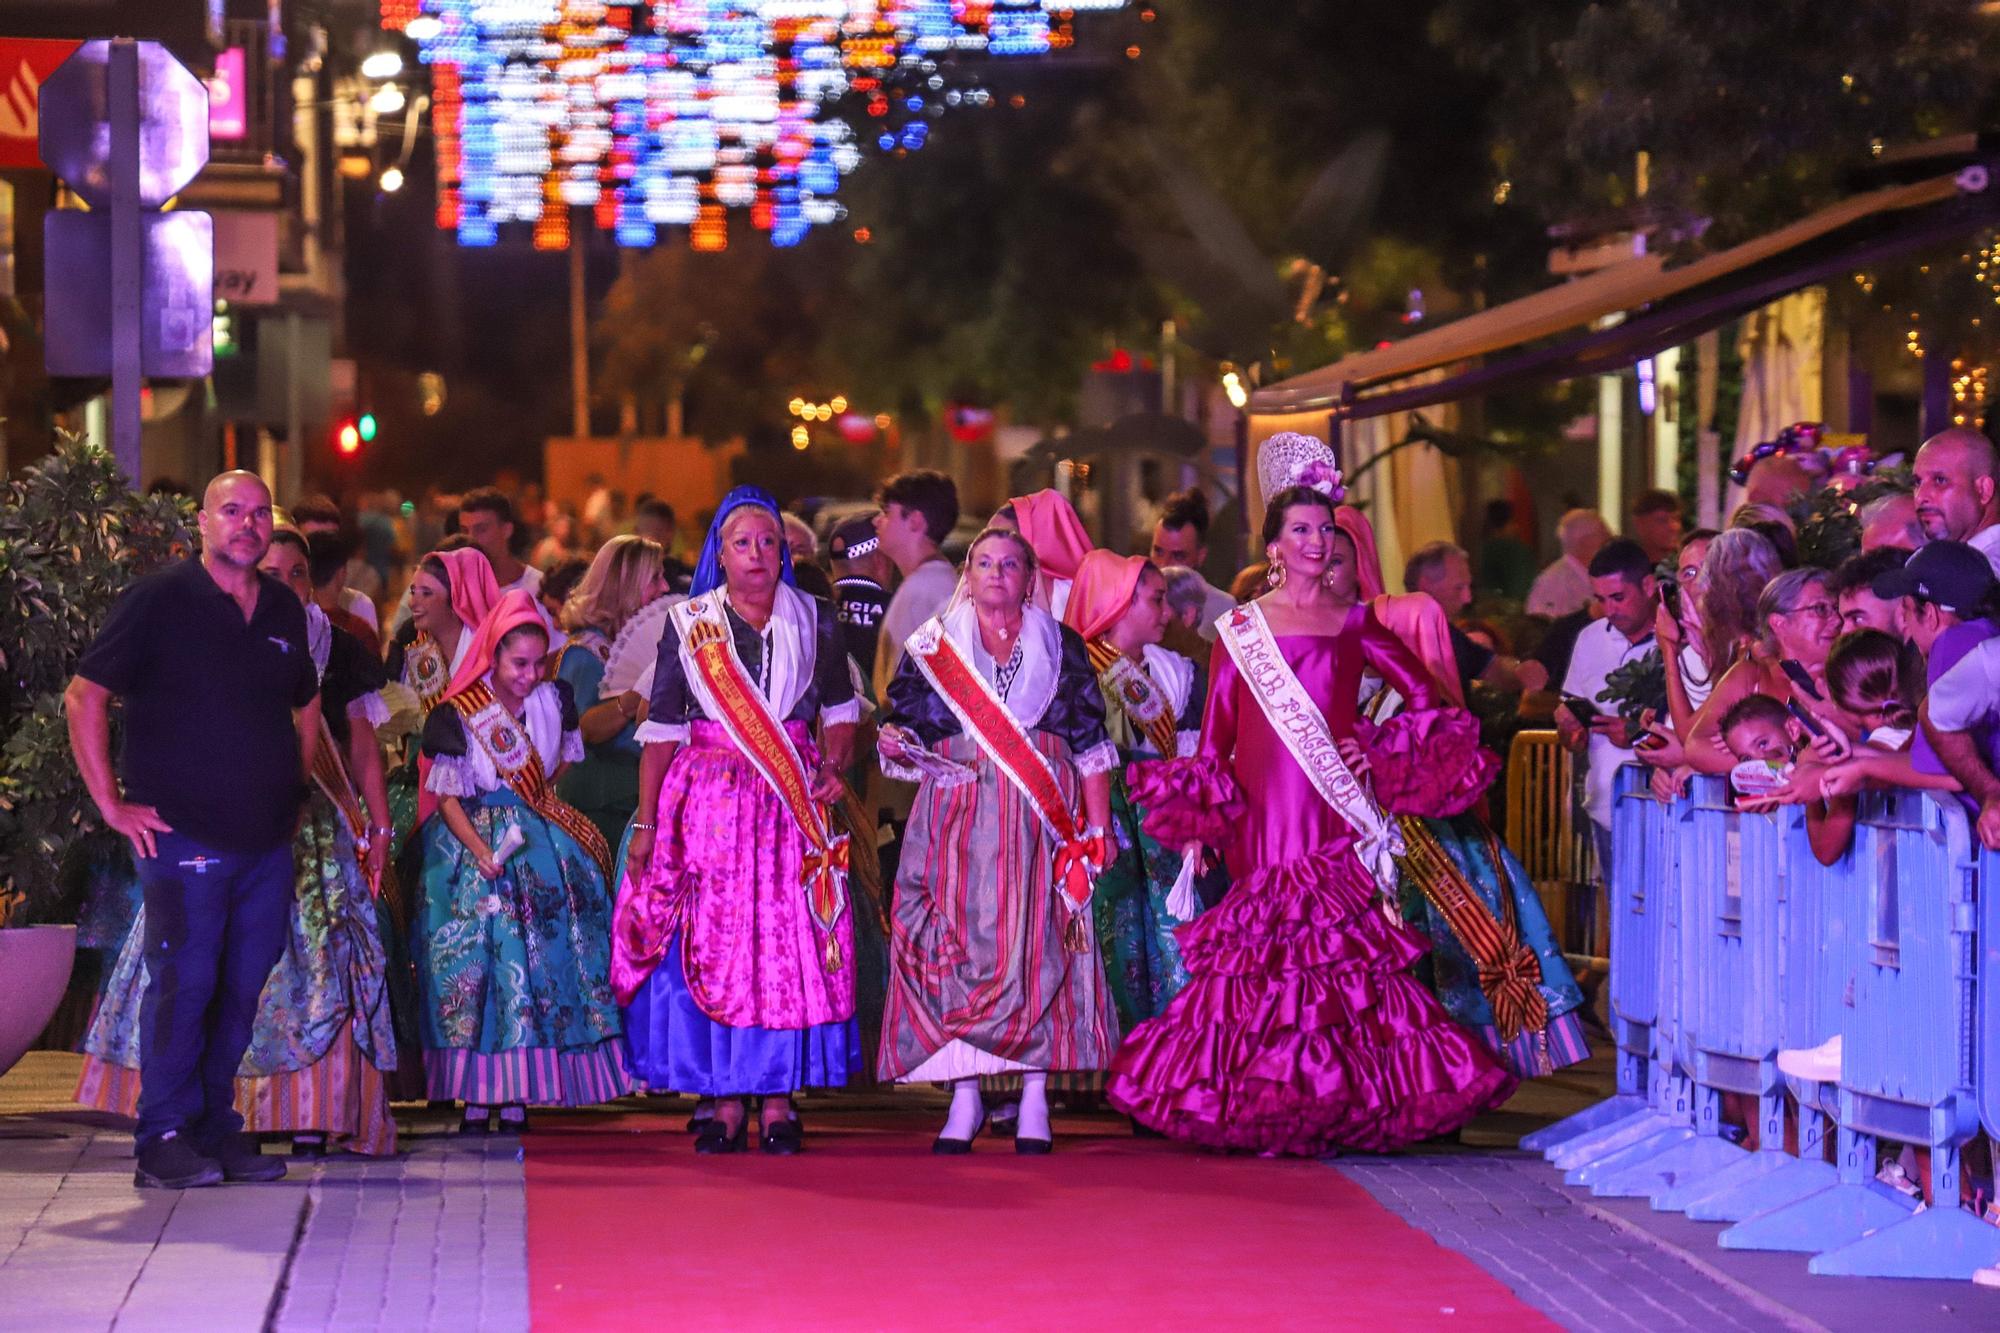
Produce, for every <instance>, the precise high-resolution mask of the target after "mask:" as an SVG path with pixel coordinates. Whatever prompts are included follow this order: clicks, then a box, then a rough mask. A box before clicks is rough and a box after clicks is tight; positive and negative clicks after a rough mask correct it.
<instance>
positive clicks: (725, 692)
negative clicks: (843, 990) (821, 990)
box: [683, 607, 848, 972]
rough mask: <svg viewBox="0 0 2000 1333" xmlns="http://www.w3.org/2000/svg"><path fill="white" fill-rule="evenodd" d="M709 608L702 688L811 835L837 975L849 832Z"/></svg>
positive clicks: (817, 893)
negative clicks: (841, 829) (840, 827)
mask: <svg viewBox="0 0 2000 1333" xmlns="http://www.w3.org/2000/svg"><path fill="white" fill-rule="evenodd" d="M705 609H706V608H699V607H697V608H692V612H693V619H692V622H691V623H690V624H689V626H688V629H687V633H686V637H685V639H684V640H683V642H684V644H685V645H686V648H687V651H688V655H689V656H690V657H692V658H693V659H694V667H695V671H696V673H697V674H698V675H699V676H700V678H701V684H702V685H703V686H704V687H705V688H706V690H707V692H708V696H709V698H710V699H711V700H713V701H714V703H715V705H716V709H717V716H716V718H715V721H717V722H720V723H721V724H722V725H723V726H724V727H726V728H727V729H728V731H729V734H730V736H731V737H733V738H734V739H735V741H736V745H737V748H738V749H740V750H742V752H743V754H744V756H745V757H746V758H748V759H749V760H750V762H751V763H752V764H754V765H755V766H756V768H757V771H758V773H760V774H761V775H762V776H763V778H764V781H765V782H767V783H769V784H770V786H771V790H772V791H774V792H776V793H777V794H778V799H779V800H781V801H783V802H784V803H785V809H787V810H789V811H790V812H791V815H792V818H793V820H795V821H796V822H797V823H798V826H799V831H800V832H801V833H803V834H804V835H805V838H806V844H807V850H806V855H805V860H804V862H803V864H802V865H801V867H800V872H801V873H800V879H801V882H802V886H803V887H804V889H805V891H806V901H807V905H808V906H809V907H810V909H811V911H812V915H813V920H814V921H816V922H818V923H819V928H820V930H821V931H822V932H823V933H824V935H825V937H826V950H825V955H824V956H825V961H826V967H827V970H828V971H829V972H837V971H839V970H840V967H841V958H840V942H839V939H838V937H837V936H836V935H835V934H834V927H835V926H837V925H839V924H840V915H841V913H842V912H844V911H846V910H847V859H848V855H847V853H848V837H847V835H846V834H845V833H842V834H840V835H838V836H835V835H834V834H833V833H832V832H831V831H830V830H829V828H828V827H827V822H826V812H825V811H824V810H822V809H821V808H820V805H819V803H818V802H817V801H815V800H813V798H812V782H811V779H810V778H809V777H808V776H807V775H806V765H805V760H804V759H802V758H800V757H799V752H798V748H797V747H796V746H794V745H793V744H792V738H791V737H790V736H789V735H787V734H786V733H785V728H784V724H782V723H781V722H779V721H778V720H777V719H776V718H775V717H773V716H771V710H770V707H769V705H767V704H766V703H765V702H764V696H763V695H762V694H760V693H758V691H757V689H756V687H755V686H753V685H752V684H751V683H750V678H749V675H748V674H747V673H746V672H745V671H744V669H743V664H742V663H741V662H739V661H738V660H737V659H736V648H735V645H734V644H733V643H731V642H730V637H729V631H728V629H727V628H726V627H725V625H718V624H717V623H716V622H715V621H714V620H712V619H710V618H709V617H708V616H706V615H704V614H702V611H703V610H705Z"/></svg>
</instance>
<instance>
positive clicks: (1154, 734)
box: [1089, 639, 1180, 759]
mask: <svg viewBox="0 0 2000 1333" xmlns="http://www.w3.org/2000/svg"><path fill="white" fill-rule="evenodd" d="M1089 651H1090V665H1091V667H1092V668H1093V669H1095V670H1096V672H1097V683H1098V685H1099V686H1100V687H1102V688H1103V690H1104V699H1105V702H1106V703H1110V702H1112V701H1114V700H1115V701H1116V702H1117V705H1118V707H1119V708H1120V709H1122V710H1124V713H1125V716H1127V717H1129V718H1131V719H1132V721H1133V723H1134V724H1135V725H1137V727H1138V728H1139V730H1140V731H1142V732H1144V733H1145V736H1146V739H1147V740H1149V741H1151V742H1152V743H1153V748H1154V749H1155V750H1158V751H1159V752H1160V757H1161V758H1162V759H1172V758H1173V757H1174V755H1175V754H1176V753H1177V751H1178V750H1179V747H1180V733H1179V731H1178V730H1177V729H1176V727H1175V725H1174V723H1175V718H1174V710H1173V706H1172V705H1171V704H1170V703H1169V702H1168V701H1167V692H1166V691H1165V690H1163V689H1161V688H1160V687H1159V686H1158V685H1156V684H1154V683H1153V678H1152V676H1151V675H1149V674H1147V671H1146V668H1145V667H1143V666H1141V665H1140V664H1139V663H1137V662H1134V661H1133V660H1132V659H1131V658H1129V657H1127V656H1125V654H1123V653H1121V652H1119V651H1118V650H1117V649H1116V648H1113V647H1112V646H1111V645H1110V644H1108V643H1106V642H1105V641H1104V640H1103V639H1093V640H1092V641H1091V642H1090V645H1089Z"/></svg>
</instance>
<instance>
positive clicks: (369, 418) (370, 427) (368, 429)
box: [356, 412, 375, 444]
mask: <svg viewBox="0 0 2000 1333" xmlns="http://www.w3.org/2000/svg"><path fill="white" fill-rule="evenodd" d="M356 424H357V425H358V426H360V428H361V441H362V443H363V444H366V443H369V442H370V441H372V440H373V439H374V438H375V414H374V413H373V412H363V413H362V414H361V420H360V421H359V422H357V423H356Z"/></svg>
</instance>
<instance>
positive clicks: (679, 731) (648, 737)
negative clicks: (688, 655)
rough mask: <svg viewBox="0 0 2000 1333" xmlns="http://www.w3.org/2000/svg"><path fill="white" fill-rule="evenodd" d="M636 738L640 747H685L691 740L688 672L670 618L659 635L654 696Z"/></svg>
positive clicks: (654, 668)
mask: <svg viewBox="0 0 2000 1333" xmlns="http://www.w3.org/2000/svg"><path fill="white" fill-rule="evenodd" d="M633 738H634V739H635V740H637V741H638V742H639V743H640V744H641V745H682V744H685V743H686V742H687V738H688V683H687V669H686V667H685V666H683V665H682V663H681V636H680V635H679V633H677V632H676V629H675V625H674V622H673V620H672V619H671V618H669V619H668V621H667V628H666V630H665V632H664V633H662V634H661V635H660V654H659V657H658V658H657V659H656V660H655V661H654V664H653V693H652V695H651V697H650V699H649V701H648V708H647V712H646V720H645V721H644V722H641V723H640V724H639V729H638V730H637V731H636V732H634V733H633Z"/></svg>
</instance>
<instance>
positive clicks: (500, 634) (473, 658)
mask: <svg viewBox="0 0 2000 1333" xmlns="http://www.w3.org/2000/svg"><path fill="white" fill-rule="evenodd" d="M445 554H446V555H471V556H475V557H477V558H478V560H479V563H480V565H481V567H483V568H484V569H485V570H486V582H487V584H488V585H489V586H491V584H492V583H493V569H492V566H490V565H487V563H486V557H485V556H483V555H480V554H479V552H477V551H447V552H445ZM456 574H457V571H456V570H454V571H453V575H454V577H453V578H452V585H451V586H452V601H453V603H454V605H456V603H457V600H458V596H457V594H458V579H457V577H456ZM523 625H533V626H534V627H535V628H536V629H538V630H540V631H542V633H543V634H544V635H546V634H547V633H548V628H549V627H548V622H547V621H545V620H543V619H542V611H541V608H540V607H538V606H536V605H535V599H534V596H533V595H532V594H530V593H529V592H527V591H526V590H525V589H521V588H514V589H510V590H509V591H508V592H507V593H505V594H504V595H503V596H501V597H500V598H499V600H498V601H496V602H495V603H494V605H493V609H492V610H491V611H489V612H487V614H486V617H485V618H484V619H483V620H481V621H480V622H479V627H478V629H477V630H475V631H474V634H475V637H474V639H473V640H472V647H470V648H468V649H467V650H466V653H465V658H464V660H463V661H461V662H460V663H459V664H458V670H456V671H454V672H452V674H451V684H449V685H447V686H446V687H445V691H444V697H443V699H441V700H439V702H438V705H437V706H438V707H439V708H445V707H449V706H450V704H449V701H450V700H451V698H452V697H453V696H454V695H459V694H463V693H465V691H467V690H468V689H471V688H472V686H473V685H475V684H477V683H478V682H479V680H480V679H481V678H482V677H483V676H485V675H486V673H487V672H489V671H491V670H492V669H493V655H494V653H496V652H497V651H499V648H500V640H502V639H504V638H506V637H507V636H508V635H509V634H511V633H512V632H514V631H515V630H517V629H519V628H520V627H521V626H523ZM437 806H438V798H437V796H436V794H435V793H433V792H432V791H431V785H430V761H429V760H427V759H420V760H419V762H418V764H417V823H418V824H422V823H423V822H424V821H425V820H426V819H429V818H430V817H431V815H432V814H433V813H434V812H435V811H436V810H437Z"/></svg>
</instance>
